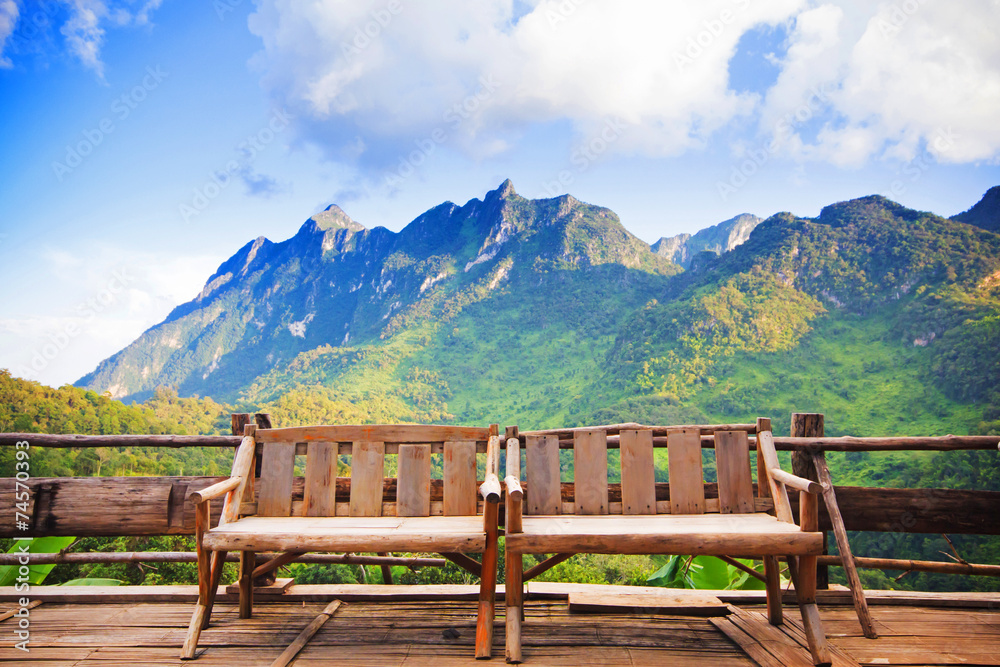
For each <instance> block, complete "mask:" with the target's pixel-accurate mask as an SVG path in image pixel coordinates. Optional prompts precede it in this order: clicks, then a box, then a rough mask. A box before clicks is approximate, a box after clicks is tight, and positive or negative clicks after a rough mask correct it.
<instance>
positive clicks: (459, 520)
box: [204, 516, 486, 553]
mask: <svg viewBox="0 0 1000 667" xmlns="http://www.w3.org/2000/svg"><path fill="white" fill-rule="evenodd" d="M204 545H205V548H207V549H211V550H213V551H333V552H367V551H412V552H420V553H434V552H438V553H440V552H462V553H465V552H471V553H482V551H483V549H485V548H486V531H485V530H483V518H482V517H481V516H420V517H394V516H378V517H296V516H292V517H263V516H247V517H243V518H241V519H239V520H238V521H234V522H233V523H227V524H225V525H222V526H219V527H217V528H212V529H211V530H209V531H207V532H206V533H205V537H204Z"/></svg>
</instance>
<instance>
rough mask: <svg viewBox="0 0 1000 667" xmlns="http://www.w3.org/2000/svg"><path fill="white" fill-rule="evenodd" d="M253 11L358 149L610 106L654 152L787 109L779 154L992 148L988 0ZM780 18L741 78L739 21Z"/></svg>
mask: <svg viewBox="0 0 1000 667" xmlns="http://www.w3.org/2000/svg"><path fill="white" fill-rule="evenodd" d="M249 25H250V30H251V31H252V32H253V33H254V34H256V35H258V36H259V37H260V38H261V40H262V44H263V49H262V50H261V51H260V53H258V54H257V55H256V56H255V58H254V60H253V64H254V65H255V67H257V68H258V69H259V70H260V71H261V75H262V81H263V83H264V86H265V88H266V89H267V90H269V91H270V92H271V94H272V95H273V96H274V97H276V98H277V99H278V102H279V103H280V104H282V105H286V104H287V105H288V106H289V107H291V108H293V109H295V110H296V111H297V112H298V114H299V116H300V120H299V121H298V125H299V130H300V132H301V136H303V137H304V138H305V139H306V140H307V141H309V142H313V143H315V144H318V145H320V146H322V147H323V148H324V150H326V151H327V154H328V155H329V156H333V157H335V158H337V159H341V160H344V161H347V162H352V161H359V162H360V163H361V164H362V165H364V164H366V163H367V164H368V165H369V166H371V165H375V166H378V167H380V168H381V167H383V166H385V165H386V164H392V163H395V162H396V161H397V160H398V159H399V156H400V155H401V154H406V153H408V152H409V151H412V149H413V146H414V142H415V141H420V140H423V139H426V138H427V137H429V136H431V133H432V132H433V131H434V130H435V129H436V128H443V129H444V130H445V131H446V133H447V142H448V143H449V146H451V147H452V148H457V149H460V150H463V151H465V152H466V153H467V154H470V155H472V156H474V157H480V158H482V157H485V156H491V155H493V154H495V153H497V152H502V151H504V150H507V149H509V148H510V147H514V146H517V145H518V142H519V141H520V139H521V136H522V135H523V134H524V133H525V131H526V130H527V129H529V128H530V127H531V126H532V125H535V124H540V123H552V122H555V123H559V122H563V123H568V125H569V126H570V127H572V128H573V130H574V132H575V133H576V135H577V136H578V138H583V139H587V138H590V137H592V136H594V135H595V134H596V133H598V132H600V130H601V128H603V127H604V124H605V122H606V121H607V120H608V119H609V118H614V117H617V118H620V119H621V120H622V121H624V123H626V124H627V125H628V127H629V129H628V131H627V132H625V133H624V135H623V136H622V137H621V138H620V139H619V140H618V141H616V142H615V144H614V146H613V147H612V150H615V151H624V152H628V153H633V154H645V155H652V156H671V155H678V154H682V153H684V152H686V151H690V150H697V149H699V148H701V147H703V146H705V145H706V144H707V143H708V142H709V141H710V140H711V138H712V137H713V136H715V135H716V131H717V130H719V129H720V128H727V127H728V128H735V129H736V130H737V132H742V128H743V127H746V126H747V124H748V123H747V120H748V119H749V120H750V125H751V126H752V125H756V126H757V127H758V128H760V132H761V133H762V134H765V135H773V134H775V128H779V129H780V128H783V129H782V131H781V132H778V139H779V145H780V150H781V152H782V154H783V155H785V156H788V157H792V158H794V159H796V160H802V161H810V160H821V161H825V162H829V163H831V164H835V165H838V166H842V167H852V166H859V165H862V164H864V163H866V162H868V161H870V160H872V159H883V158H891V159H901V160H906V159H909V158H911V157H912V156H913V155H915V154H916V153H917V152H919V151H921V150H929V151H930V152H931V153H932V154H934V155H935V156H936V157H937V159H939V160H941V161H950V162H968V161H976V160H984V159H985V160H990V159H995V158H996V157H997V155H998V154H1000V124H997V123H996V122H995V119H996V117H997V112H998V111H1000V41H998V40H996V39H995V35H994V34H992V33H993V28H994V27H995V26H996V25H1000V2H997V1H996V0H953V1H952V2H949V3H940V2H938V3H934V2H931V1H930V0H896V1H895V2H881V3H872V2H870V0H831V1H828V2H822V1H821V0H820V1H816V0H813V1H809V0H781V1H775V2H767V3H762V2H751V1H750V0H717V1H715V2H702V3H664V2H661V1H657V0H645V1H639V0H635V1H633V2H628V3H622V2H614V0H539V1H538V2H535V3H533V5H532V6H530V7H529V8H528V9H527V10H526V11H524V12H523V13H522V14H521V15H519V16H516V17H515V16H514V14H513V8H512V2H511V1H510V0H489V1H487V0H483V1H481V2H475V3H470V2H465V1H463V0H440V1H438V2H435V3H419V4H418V3H416V2H406V1H405V0H399V1H398V2H397V1H395V0H369V1H366V2H362V1H358V0H352V1H351V2H347V1H346V0H318V1H316V2H310V3H295V2H288V1H287V0H260V2H258V5H257V9H256V11H255V12H254V13H253V14H251V16H250V19H249ZM768 25H769V26H777V25H785V26H788V27H789V32H788V39H787V43H786V44H784V45H782V46H783V47H782V48H781V49H779V50H778V51H779V52H778V54H777V55H776V56H773V58H772V61H773V62H775V63H776V64H777V66H778V70H779V71H778V77H777V81H776V82H775V83H774V84H773V85H770V86H769V87H768V88H766V89H761V90H758V91H757V93H737V92H736V91H734V90H733V89H732V88H730V85H729V66H730V61H731V60H732V58H733V57H734V56H735V55H736V53H737V46H738V43H739V40H740V38H741V37H742V36H743V35H744V34H745V33H746V32H747V31H749V30H751V29H754V28H759V27H760V26H768ZM484 82H493V85H488V84H484ZM783 119H784V120H783ZM942 136H947V137H949V140H948V141H944V140H942V139H941V137H942ZM744 140H745V135H744ZM359 147H361V150H360V152H359Z"/></svg>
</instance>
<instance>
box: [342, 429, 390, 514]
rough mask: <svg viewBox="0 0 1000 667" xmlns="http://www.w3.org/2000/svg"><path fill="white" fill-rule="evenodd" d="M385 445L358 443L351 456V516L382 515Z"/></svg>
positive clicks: (366, 442)
mask: <svg viewBox="0 0 1000 667" xmlns="http://www.w3.org/2000/svg"><path fill="white" fill-rule="evenodd" d="M384 472H385V444H384V443H381V442H370V441H358V442H355V443H354V447H353V450H352V455H351V504H350V508H351V509H350V514H351V516H380V515H381V514H382V475H383V473H384Z"/></svg>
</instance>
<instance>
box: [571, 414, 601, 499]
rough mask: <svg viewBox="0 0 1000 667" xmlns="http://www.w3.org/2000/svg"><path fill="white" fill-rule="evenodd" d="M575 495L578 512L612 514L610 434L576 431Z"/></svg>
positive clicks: (574, 438)
mask: <svg viewBox="0 0 1000 667" xmlns="http://www.w3.org/2000/svg"><path fill="white" fill-rule="evenodd" d="M573 472H574V478H573V479H574V482H575V484H574V496H575V498H576V513H577V514H607V513H608V433H607V431H575V432H574V433H573Z"/></svg>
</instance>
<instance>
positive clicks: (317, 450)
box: [303, 440, 337, 516]
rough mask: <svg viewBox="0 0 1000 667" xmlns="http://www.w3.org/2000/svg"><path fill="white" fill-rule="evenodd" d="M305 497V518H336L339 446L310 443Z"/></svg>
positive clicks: (317, 442) (319, 442)
mask: <svg viewBox="0 0 1000 667" xmlns="http://www.w3.org/2000/svg"><path fill="white" fill-rule="evenodd" d="M308 452H309V453H308V454H307V456H306V479H305V491H304V496H303V514H305V516H334V515H335V514H336V511H337V505H336V497H337V445H336V443H332V442H323V441H319V440H317V441H316V442H310V443H309V450H308Z"/></svg>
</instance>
